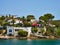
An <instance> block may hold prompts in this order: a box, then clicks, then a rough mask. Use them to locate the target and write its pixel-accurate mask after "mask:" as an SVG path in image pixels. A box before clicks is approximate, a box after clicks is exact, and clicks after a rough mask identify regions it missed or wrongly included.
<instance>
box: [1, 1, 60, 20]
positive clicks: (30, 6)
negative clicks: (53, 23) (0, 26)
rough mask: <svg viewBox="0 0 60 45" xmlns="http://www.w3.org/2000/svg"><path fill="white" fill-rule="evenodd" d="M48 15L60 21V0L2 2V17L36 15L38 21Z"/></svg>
mask: <svg viewBox="0 0 60 45" xmlns="http://www.w3.org/2000/svg"><path fill="white" fill-rule="evenodd" d="M46 13H51V14H52V15H54V16H55V18H54V19H55V20H60V0H0V15H6V14H11V15H17V16H19V17H22V16H25V17H26V16H27V15H34V16H35V18H36V19H38V18H39V17H40V16H42V15H44V14H46Z"/></svg>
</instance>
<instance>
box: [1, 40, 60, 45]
mask: <svg viewBox="0 0 60 45" xmlns="http://www.w3.org/2000/svg"><path fill="white" fill-rule="evenodd" d="M0 45H60V40H30V39H28V40H17V39H10V40H0Z"/></svg>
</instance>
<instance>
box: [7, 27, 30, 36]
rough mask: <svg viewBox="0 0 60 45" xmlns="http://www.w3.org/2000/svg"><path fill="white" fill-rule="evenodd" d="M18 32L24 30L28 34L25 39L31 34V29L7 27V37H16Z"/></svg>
mask: <svg viewBox="0 0 60 45" xmlns="http://www.w3.org/2000/svg"><path fill="white" fill-rule="evenodd" d="M19 30H24V31H27V32H28V35H27V37H29V36H30V34H31V27H10V26H7V35H13V36H17V35H18V31H19Z"/></svg>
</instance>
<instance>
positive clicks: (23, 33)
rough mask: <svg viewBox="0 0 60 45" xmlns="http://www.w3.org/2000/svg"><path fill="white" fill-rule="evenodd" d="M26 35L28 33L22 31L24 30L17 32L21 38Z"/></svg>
mask: <svg viewBox="0 0 60 45" xmlns="http://www.w3.org/2000/svg"><path fill="white" fill-rule="evenodd" d="M27 34H28V32H26V31H24V30H19V31H18V35H19V36H21V37H26V36H27Z"/></svg>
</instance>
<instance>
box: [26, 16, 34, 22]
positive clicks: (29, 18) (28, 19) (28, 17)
mask: <svg viewBox="0 0 60 45" xmlns="http://www.w3.org/2000/svg"><path fill="white" fill-rule="evenodd" d="M31 19H35V17H34V16H33V15H28V16H27V21H30V20H31Z"/></svg>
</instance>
